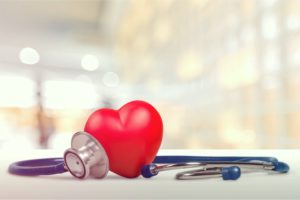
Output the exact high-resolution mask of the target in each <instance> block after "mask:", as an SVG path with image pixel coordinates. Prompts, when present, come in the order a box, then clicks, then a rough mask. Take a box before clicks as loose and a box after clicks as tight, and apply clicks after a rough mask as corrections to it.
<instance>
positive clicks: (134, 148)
mask: <svg viewBox="0 0 300 200" xmlns="http://www.w3.org/2000/svg"><path fill="white" fill-rule="evenodd" d="M84 131H85V132H88V133H89V134H91V135H92V136H93V137H94V138H96V139H97V140H98V141H99V142H100V143H101V145H102V146H103V148H104V149H105V151H106V153H107V156H108V158H109V168H110V171H112V172H114V173H116V174H119V175H120V176H124V177H127V178H134V177H137V176H139V175H140V170H141V168H142V166H143V165H145V164H150V163H151V162H152V161H153V160H154V158H155V156H156V154H157V151H158V149H159V147H160V144H161V140H162V135H163V123H162V119H161V117H160V115H159V113H158V112H157V110H156V109H155V108H154V107H153V106H152V105H150V104H149V103H147V102H144V101H132V102H129V103H127V104H125V105H124V106H122V107H121V108H120V109H119V110H113V109H108V108H103V109H99V110H96V111H95V112H94V113H92V114H91V116H90V117H89V118H88V120H87V122H86V125H85V128H84Z"/></svg>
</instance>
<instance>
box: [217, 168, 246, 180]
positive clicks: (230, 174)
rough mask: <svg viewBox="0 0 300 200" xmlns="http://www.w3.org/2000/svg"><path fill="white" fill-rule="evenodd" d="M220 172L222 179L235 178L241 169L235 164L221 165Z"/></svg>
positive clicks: (238, 175)
mask: <svg viewBox="0 0 300 200" xmlns="http://www.w3.org/2000/svg"><path fill="white" fill-rule="evenodd" d="M221 173H222V178H223V180H237V179H238V178H240V176H241V169H240V168H239V167H237V166H231V167H223V168H222V171H221Z"/></svg>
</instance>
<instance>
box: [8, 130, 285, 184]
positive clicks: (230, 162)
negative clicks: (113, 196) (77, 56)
mask: <svg viewBox="0 0 300 200" xmlns="http://www.w3.org/2000/svg"><path fill="white" fill-rule="evenodd" d="M93 167H97V169H98V170H92V169H93ZM241 167H250V168H253V169H255V170H258V169H264V170H272V171H276V172H279V173H286V172H288V171H289V166H288V165H287V164H286V163H283V162H280V161H278V160H277V159H276V158H274V157H238V156H234V157H233V156H228V157H210V156H156V158H155V159H154V161H153V162H152V163H151V164H147V165H144V166H143V167H142V168H141V175H142V176H143V177H145V178H150V177H152V176H155V175H157V174H158V173H159V172H161V171H166V170H173V169H186V168H197V170H193V171H187V172H182V173H179V174H177V176H176V178H177V179H195V178H202V177H212V176H222V178H223V179H224V180H236V179H238V178H239V177H240V175H241V169H240V168H241ZM8 171H9V173H11V174H16V175H24V176H38V175H52V174H60V173H64V172H66V171H69V172H70V173H71V174H72V175H73V176H74V177H76V178H81V179H83V178H87V177H88V176H92V177H95V178H103V177H105V176H106V174H107V172H108V171H109V159H108V157H107V154H106V152H105V150H104V148H103V147H102V145H101V144H100V143H99V142H98V141H97V140H96V139H95V138H94V137H93V136H91V135H90V134H88V133H86V132H82V131H80V132H77V133H75V134H74V135H73V137H72V141H71V148H69V149H67V150H66V151H65V153H64V158H44V159H35V160H25V161H19V162H15V163H12V164H11V165H10V166H9V168H8Z"/></svg>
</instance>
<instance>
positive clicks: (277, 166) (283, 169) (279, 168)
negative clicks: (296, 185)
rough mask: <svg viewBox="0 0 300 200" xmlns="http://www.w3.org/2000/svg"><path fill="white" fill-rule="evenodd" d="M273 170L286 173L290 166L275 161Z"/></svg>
mask: <svg viewBox="0 0 300 200" xmlns="http://www.w3.org/2000/svg"><path fill="white" fill-rule="evenodd" d="M273 170H274V171H277V172H280V173H287V172H288V171H289V170H290V167H289V165H288V164H286V163H284V162H276V164H275V168H274V169H273Z"/></svg>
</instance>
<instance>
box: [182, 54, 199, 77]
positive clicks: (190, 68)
mask: <svg viewBox="0 0 300 200" xmlns="http://www.w3.org/2000/svg"><path fill="white" fill-rule="evenodd" d="M177 63H178V64H177V75H178V77H179V78H181V79H182V80H192V79H194V78H196V77H197V76H199V75H200V74H201V72H202V64H201V62H200V56H199V55H197V53H196V52H194V51H190V52H186V53H184V54H182V55H181V56H180V57H179V59H178V61H177Z"/></svg>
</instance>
